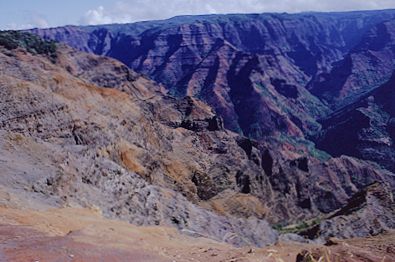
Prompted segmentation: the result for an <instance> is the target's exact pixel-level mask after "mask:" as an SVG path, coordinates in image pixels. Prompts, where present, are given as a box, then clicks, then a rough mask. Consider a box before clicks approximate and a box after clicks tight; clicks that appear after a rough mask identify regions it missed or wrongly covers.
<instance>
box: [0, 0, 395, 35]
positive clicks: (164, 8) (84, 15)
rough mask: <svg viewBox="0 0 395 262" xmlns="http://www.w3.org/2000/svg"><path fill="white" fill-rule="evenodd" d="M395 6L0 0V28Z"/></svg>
mask: <svg viewBox="0 0 395 262" xmlns="http://www.w3.org/2000/svg"><path fill="white" fill-rule="evenodd" d="M387 8H395V0H65V1H54V0H34V1H33V0H12V1H11V0H0V29H24V28H32V27H54V26H60V25H66V24H74V25H76V24H78V25H88V24H89V25H92V24H108V23H128V22H135V21H142V20H153V19H165V18H169V17H172V16H176V15H186V14H188V15H191V14H213V13H262V12H302V11H345V10H368V9H387Z"/></svg>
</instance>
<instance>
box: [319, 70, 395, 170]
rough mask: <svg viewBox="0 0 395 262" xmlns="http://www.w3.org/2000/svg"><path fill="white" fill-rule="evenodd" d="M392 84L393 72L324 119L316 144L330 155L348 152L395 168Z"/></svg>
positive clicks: (393, 94)
mask: <svg viewBox="0 0 395 262" xmlns="http://www.w3.org/2000/svg"><path fill="white" fill-rule="evenodd" d="M394 85H395V74H394V75H393V76H392V77H391V79H390V80H389V81H388V82H387V83H385V84H384V85H382V86H380V87H379V88H377V89H376V90H374V91H373V92H370V93H369V94H368V95H367V97H366V98H365V99H363V100H361V101H360V102H358V103H355V104H353V105H352V106H349V107H347V108H345V109H344V110H342V111H340V112H339V113H337V114H335V115H333V116H331V117H329V118H328V119H326V120H325V121H323V122H322V123H323V131H322V133H321V134H320V136H319V138H318V139H317V145H318V147H320V148H321V149H323V150H325V151H327V152H329V153H330V154H332V155H333V156H339V155H342V154H347V155H351V156H355V157H358V158H361V159H366V160H371V161H375V162H377V163H379V164H380V165H382V166H384V167H386V168H387V169H389V170H391V171H395V151H394V141H395V140H394V139H395V136H394V132H393V130H394V129H393V118H394V116H395V110H394V107H393V101H394V99H395V93H394ZM333 141H338V143H333Z"/></svg>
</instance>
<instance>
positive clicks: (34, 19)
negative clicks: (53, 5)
mask: <svg viewBox="0 0 395 262" xmlns="http://www.w3.org/2000/svg"><path fill="white" fill-rule="evenodd" d="M27 20H28V22H26V23H22V24H18V23H9V24H6V25H2V26H0V30H23V29H31V28H48V27H49V26H50V25H49V23H48V21H47V20H46V19H45V18H44V17H42V16H40V15H33V16H31V17H30V19H27Z"/></svg>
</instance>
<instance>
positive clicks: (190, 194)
mask: <svg viewBox="0 0 395 262" xmlns="http://www.w3.org/2000/svg"><path fill="white" fill-rule="evenodd" d="M0 58H1V59H0V67H1V68H2V70H1V74H0V90H1V97H2V100H1V103H0V123H1V126H0V127H1V130H0V136H1V138H2V139H0V151H1V152H2V154H1V156H0V157H1V158H0V164H1V166H2V173H1V174H0V185H2V186H4V187H5V188H8V190H10V191H12V192H15V193H17V194H18V195H23V196H26V198H27V199H30V198H31V199H39V200H40V201H43V202H45V203H48V204H49V205H52V206H59V205H78V206H84V207H91V206H97V207H99V208H100V209H101V210H102V211H103V213H104V214H105V215H106V216H108V217H112V218H118V219H123V220H126V221H129V222H131V223H134V224H138V225H166V226H173V227H176V228H178V229H180V230H181V231H183V232H185V233H188V234H190V235H194V236H205V237H208V238H213V239H216V240H221V241H225V242H228V243H232V244H235V245H246V244H250V245H258V246H262V245H267V244H271V243H274V242H275V241H276V240H277V233H276V232H275V231H274V230H272V229H271V227H270V226H269V224H268V222H270V223H284V224H287V223H292V222H295V221H299V220H304V219H309V218H313V217H316V216H317V215H321V214H325V213H330V212H333V211H334V210H337V209H338V208H341V207H342V206H343V205H344V204H346V203H347V201H348V199H349V198H350V197H351V196H352V195H353V194H354V193H356V192H358V191H359V190H360V189H362V188H363V187H365V186H366V185H368V184H370V183H373V182H375V181H383V182H385V183H388V184H389V185H391V186H392V187H393V186H394V183H395V182H394V181H395V180H394V176H393V174H392V173H390V172H388V171H386V170H384V169H380V168H377V166H376V165H373V164H371V163H367V162H364V161H360V160H357V159H354V158H351V157H340V158H330V157H329V156H327V155H326V154H324V153H323V152H321V151H318V150H315V149H314V147H313V146H312V145H311V143H307V142H306V141H305V140H303V139H301V140H297V138H293V139H291V137H290V136H286V137H282V138H283V140H282V141H281V143H280V142H279V141H278V140H277V139H273V140H271V139H267V140H253V139H251V138H246V137H242V136H240V134H237V133H234V132H232V131H230V130H227V129H224V127H223V126H222V123H221V122H222V121H221V118H220V117H218V116H217V115H216V114H215V113H214V111H213V110H212V109H211V108H210V107H209V106H208V105H206V104H205V103H203V102H201V101H199V100H198V99H196V98H192V97H186V98H183V99H177V98H175V97H172V96H170V95H169V94H167V93H166V92H167V91H166V90H165V89H164V88H163V87H162V86H160V85H158V84H156V83H155V82H153V81H151V80H148V79H146V78H145V77H143V76H141V75H139V74H138V73H135V72H133V71H131V70H129V69H128V68H127V67H126V66H125V65H123V64H121V63H120V62H117V61H115V60H113V59H110V58H106V57H98V56H95V55H92V54H87V53H82V52H78V51H76V50H73V49H71V48H69V47H67V46H64V45H58V46H57V49H56V60H54V61H51V60H50V59H49V58H48V56H47V55H45V54H43V55H40V54H36V53H34V52H31V51H29V50H27V49H25V48H23V46H19V47H18V48H16V49H8V48H5V47H0ZM312 152H313V153H314V154H313V153H312ZM266 221H268V222H266Z"/></svg>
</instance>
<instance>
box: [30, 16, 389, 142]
mask: <svg viewBox="0 0 395 262" xmlns="http://www.w3.org/2000/svg"><path fill="white" fill-rule="evenodd" d="M393 17H394V12H393V11H381V12H366V13H358V12H357V13H335V14H319V13H309V14H294V15H290V14H261V15H228V16H200V17H177V18H173V19H170V20H168V21H167V20H166V21H158V22H144V23H136V24H130V25H124V26H122V25H113V26H111V25H109V26H98V27H65V28H54V29H48V30H33V31H32V32H34V33H36V34H38V35H40V36H42V37H45V38H47V39H55V40H57V41H61V42H65V43H67V44H70V45H71V46H73V47H76V48H78V49H80V50H84V51H89V52H92V53H96V54H100V55H107V56H111V57H113V58H116V59H118V60H120V61H122V62H123V63H125V64H126V65H128V66H129V67H130V68H133V69H135V70H137V71H138V72H141V73H144V74H146V75H149V76H150V77H152V78H153V79H155V80H156V81H158V82H160V83H163V84H164V85H165V87H167V89H168V90H169V91H170V92H171V93H172V94H174V95H176V96H180V97H183V96H185V95H188V96H194V97H198V98H200V99H202V100H204V101H206V102H207V103H208V104H209V105H211V106H212V107H213V108H214V109H215V110H216V112H217V113H219V114H220V115H221V116H222V117H223V119H224V122H225V126H226V127H227V128H228V129H231V130H233V131H237V132H240V133H241V132H242V133H243V134H244V135H247V136H250V137H253V138H258V139H259V138H262V137H265V136H268V135H273V134H274V133H276V132H283V133H288V134H289V133H291V134H293V135H298V136H303V135H304V134H313V133H314V132H316V131H317V130H319V128H320V126H319V124H318V123H317V121H316V120H317V119H318V118H321V117H323V116H325V115H327V114H328V113H330V110H329V109H328V107H327V106H326V105H325V104H323V103H322V102H321V101H320V100H319V99H317V98H316V97H314V96H313V95H312V94H311V93H310V92H309V91H308V90H307V89H306V87H307V86H308V84H309V83H310V81H311V80H312V79H313V78H315V76H317V75H320V74H321V73H322V74H325V73H328V72H330V71H331V70H332V63H334V62H336V61H340V60H342V59H343V57H344V56H345V55H346V54H347V53H348V52H349V51H350V50H351V49H352V48H353V47H354V46H355V45H356V44H358V43H359V41H361V39H362V38H363V36H364V34H365V33H366V32H367V31H368V30H369V29H370V28H371V26H373V25H376V24H379V23H380V22H383V21H385V20H387V19H391V18H393ZM81 39H85V41H81ZM334 70H335V69H334ZM309 89H311V90H313V91H315V90H318V89H319V88H318V87H317V88H316V87H314V88H310V87H309ZM301 131H302V132H301Z"/></svg>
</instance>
